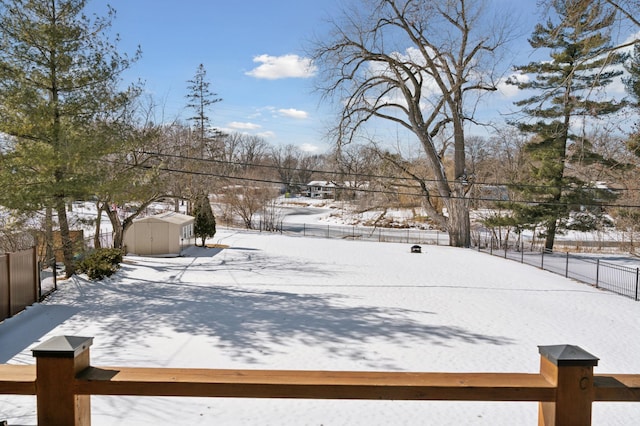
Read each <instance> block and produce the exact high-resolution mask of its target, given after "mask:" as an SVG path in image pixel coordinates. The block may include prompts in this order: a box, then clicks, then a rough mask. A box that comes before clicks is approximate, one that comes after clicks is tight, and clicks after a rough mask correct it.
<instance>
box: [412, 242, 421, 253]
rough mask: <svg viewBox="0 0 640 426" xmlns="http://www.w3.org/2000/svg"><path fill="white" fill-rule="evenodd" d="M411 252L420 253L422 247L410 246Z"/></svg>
mask: <svg viewBox="0 0 640 426" xmlns="http://www.w3.org/2000/svg"><path fill="white" fill-rule="evenodd" d="M411 253H422V247H420V246H419V245H417V244H416V245H415V246H412V247H411Z"/></svg>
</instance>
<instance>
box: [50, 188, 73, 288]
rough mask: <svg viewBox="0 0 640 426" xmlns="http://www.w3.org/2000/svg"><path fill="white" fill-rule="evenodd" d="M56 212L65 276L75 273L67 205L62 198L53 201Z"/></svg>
mask: <svg viewBox="0 0 640 426" xmlns="http://www.w3.org/2000/svg"><path fill="white" fill-rule="evenodd" d="M55 204H56V212H57V213H58V225H59V226H60V240H61V241H62V254H63V258H64V271H65V276H66V277H67V278H69V277H71V276H72V275H73V274H74V273H75V271H76V270H75V265H74V262H73V241H72V240H71V232H70V231H69V220H68V219H67V206H66V204H65V202H64V198H61V197H58V198H57V199H56V201H55Z"/></svg>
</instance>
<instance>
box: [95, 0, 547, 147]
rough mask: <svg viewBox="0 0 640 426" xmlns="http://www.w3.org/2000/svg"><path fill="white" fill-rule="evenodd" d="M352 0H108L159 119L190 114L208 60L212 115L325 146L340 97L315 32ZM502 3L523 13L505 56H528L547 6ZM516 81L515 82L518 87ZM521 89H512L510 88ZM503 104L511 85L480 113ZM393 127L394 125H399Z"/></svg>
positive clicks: (270, 137)
mask: <svg viewBox="0 0 640 426" xmlns="http://www.w3.org/2000/svg"><path fill="white" fill-rule="evenodd" d="M344 3H345V0H321V1H320V0H317V1H310V0H271V1H265V0H245V1H238V2H232V1H228V0H226V1H222V0H182V1H180V2H178V1H176V0H109V1H108V4H110V5H111V6H112V7H113V8H114V9H115V10H116V12H117V14H116V18H115V20H114V22H113V27H112V30H113V32H114V33H118V34H119V35H120V38H121V41H120V43H119V44H118V48H119V50H120V51H121V52H128V53H133V52H135V50H136V48H137V46H138V45H139V46H140V47H141V49H142V57H141V59H140V60H139V61H138V62H137V63H135V64H134V65H133V66H132V68H131V69H130V70H128V71H127V72H126V74H125V75H124V76H123V78H124V80H125V82H131V81H136V80H138V79H140V80H142V81H143V82H144V84H145V89H146V91H147V93H149V94H150V95H152V97H153V100H154V101H155V102H156V103H157V104H159V107H158V110H157V112H156V120H165V121H170V120H173V119H175V118H177V117H179V118H182V119H184V118H186V117H188V116H189V114H188V111H187V110H186V109H185V105H186V103H187V100H186V95H187V93H188V90H187V86H188V83H187V80H189V79H192V78H193V76H194V75H195V72H196V70H197V68H198V66H199V64H203V65H204V67H205V69H206V71H207V80H208V81H209V82H210V84H211V89H212V91H213V92H215V93H216V94H217V95H218V96H219V97H221V98H222V99H223V100H222V102H219V103H216V104H215V105H214V106H213V107H212V109H211V111H210V114H209V116H210V119H211V122H212V124H213V125H214V126H215V127H217V128H220V129H223V130H226V131H230V132H231V131H238V132H247V133H250V134H254V135H259V136H263V137H264V138H265V139H266V140H267V141H268V142H269V143H270V144H274V145H278V144H283V145H284V144H293V145H298V146H300V147H301V148H303V149H305V150H309V151H313V150H316V152H324V151H326V150H327V149H328V148H329V146H330V141H329V140H328V139H327V138H326V137H325V134H326V131H327V128H328V125H329V124H330V123H331V120H332V118H333V114H334V112H333V111H335V107H333V106H332V105H329V104H327V103H326V102H325V103H322V102H321V99H320V96H319V94H318V93H317V92H314V91H313V87H314V83H316V81H315V80H314V78H313V72H312V70H311V69H309V62H308V60H307V59H306V58H305V49H308V48H309V46H310V41H311V39H312V38H313V37H314V35H322V34H325V33H326V32H327V24H326V21H327V18H328V17H330V16H332V15H333V16H335V15H336V13H337V10H338V9H339V8H340V7H341V6H342V5H344ZM490 3H491V4H492V5H494V6H496V7H497V8H498V9H501V8H507V7H509V8H512V9H514V13H513V20H514V21H519V22H522V25H521V26H520V27H519V29H520V30H521V34H520V39H519V41H518V42H517V43H516V44H514V45H513V46H512V47H511V48H512V49H513V50H512V51H513V52H515V53H512V54H511V55H508V56H507V57H506V58H505V60H506V61H507V62H513V63H515V64H519V65H522V64H524V63H527V62H528V61H529V60H530V58H529V56H528V55H529V52H528V44H527V42H526V39H527V37H528V36H529V35H530V32H531V29H532V28H533V25H534V24H535V23H536V22H537V21H538V19H539V16H538V15H537V12H536V9H535V3H536V2H535V0H524V1H523V2H518V3H517V4H514V3H513V2H512V0H493V1H491V2H490ZM106 4H107V2H104V1H101V0H93V1H90V2H89V8H88V12H97V13H98V14H101V15H103V14H104V13H105V12H106V10H107V9H106ZM512 89H513V88H512ZM511 95H512V94H511ZM498 105H500V106H501V107H500V108H502V109H503V110H508V109H510V108H512V105H513V98H511V97H510V96H507V93H506V92H499V93H497V94H495V95H493V98H492V99H490V100H488V102H487V103H485V104H484V105H483V106H482V108H483V110H482V111H481V114H480V116H481V117H482V118H486V117H487V116H489V115H492V114H494V115H496V116H498V117H499V114H498V113H497V109H498ZM392 132H393V131H392Z"/></svg>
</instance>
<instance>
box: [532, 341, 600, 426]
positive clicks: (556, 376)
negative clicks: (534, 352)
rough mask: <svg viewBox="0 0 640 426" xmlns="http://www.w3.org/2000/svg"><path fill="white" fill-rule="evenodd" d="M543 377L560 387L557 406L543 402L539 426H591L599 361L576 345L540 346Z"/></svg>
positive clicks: (539, 411)
mask: <svg viewBox="0 0 640 426" xmlns="http://www.w3.org/2000/svg"><path fill="white" fill-rule="evenodd" d="M538 349H539V352H540V374H542V375H543V376H544V378H545V379H547V381H549V383H551V384H553V385H555V386H556V399H555V401H553V402H540V403H539V409H538V425H539V426H589V425H591V406H592V403H593V398H594V388H593V367H594V366H596V365H598V358H596V357H595V356H593V355H591V354H590V353H588V352H586V351H585V350H583V349H582V348H580V347H578V346H573V345H555V346H538Z"/></svg>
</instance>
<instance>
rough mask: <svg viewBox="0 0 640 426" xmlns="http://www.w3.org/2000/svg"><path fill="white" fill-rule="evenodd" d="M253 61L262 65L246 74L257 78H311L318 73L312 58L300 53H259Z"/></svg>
mask: <svg viewBox="0 0 640 426" xmlns="http://www.w3.org/2000/svg"><path fill="white" fill-rule="evenodd" d="M253 62H256V63H259V64H260V65H259V66H258V67H256V68H254V69H252V70H251V71H249V72H246V73H245V74H246V75H249V76H251V77H255V78H264V79H267V80H277V79H280V78H309V77H313V76H314V75H315V73H316V67H315V66H314V65H313V63H312V61H311V59H309V58H302V57H300V56H298V55H283V56H271V55H259V56H256V57H255V58H253Z"/></svg>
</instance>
